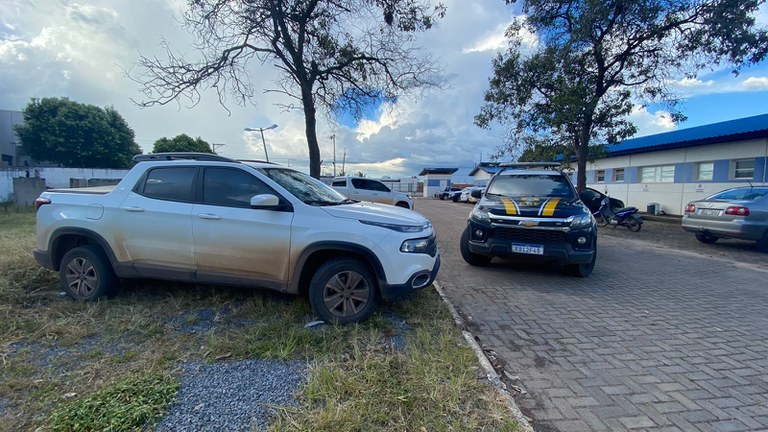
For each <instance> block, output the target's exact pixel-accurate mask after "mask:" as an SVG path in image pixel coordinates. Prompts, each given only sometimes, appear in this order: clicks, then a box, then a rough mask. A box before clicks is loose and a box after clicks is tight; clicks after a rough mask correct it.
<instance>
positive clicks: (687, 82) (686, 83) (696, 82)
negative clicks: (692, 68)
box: [678, 78, 715, 87]
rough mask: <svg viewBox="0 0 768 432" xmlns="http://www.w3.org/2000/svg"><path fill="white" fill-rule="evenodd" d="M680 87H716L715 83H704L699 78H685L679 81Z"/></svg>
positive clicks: (712, 81)
mask: <svg viewBox="0 0 768 432" xmlns="http://www.w3.org/2000/svg"><path fill="white" fill-rule="evenodd" d="M678 85H679V86H681V87H712V86H714V85H715V81H714V80H707V81H702V80H700V79H698V78H683V79H681V80H680V81H678Z"/></svg>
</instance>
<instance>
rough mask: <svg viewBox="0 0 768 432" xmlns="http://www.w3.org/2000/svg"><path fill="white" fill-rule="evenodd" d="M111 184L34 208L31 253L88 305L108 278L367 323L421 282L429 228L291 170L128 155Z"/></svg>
mask: <svg viewBox="0 0 768 432" xmlns="http://www.w3.org/2000/svg"><path fill="white" fill-rule="evenodd" d="M134 160H135V161H136V162H138V163H137V164H136V165H135V166H134V167H133V168H132V169H131V171H130V172H128V174H126V176H125V177H124V178H123V179H122V181H121V182H120V183H119V184H118V185H117V186H114V187H112V186H109V187H100V188H84V189H52V190H48V191H46V192H43V194H42V195H40V197H39V198H38V199H37V200H36V201H35V208H36V211H37V242H36V245H35V249H34V251H33V253H34V257H35V259H36V260H37V262H38V263H40V264H41V265H42V266H44V267H46V268H49V269H52V270H56V271H59V273H60V278H61V284H62V288H63V289H64V290H65V291H66V292H67V293H68V294H69V295H70V296H71V297H73V298H75V299H78V300H96V299H98V298H100V297H103V296H108V295H110V294H112V293H114V292H115V290H116V289H117V288H118V281H117V278H118V277H119V278H153V279H164V280H179V281H185V282H201V283H216V284H225V285H244V286H253V287H263V288H268V289H273V290H277V291H280V292H287V293H292V294H303V295H306V296H308V297H309V303H310V305H311V306H312V310H313V311H314V312H315V314H317V315H318V316H319V317H321V318H322V319H323V320H326V321H330V322H336V323H341V324H346V323H351V322H356V321H361V320H364V319H366V318H368V317H369V316H370V315H371V313H373V310H374V309H375V307H376V304H377V302H378V301H379V300H380V299H384V300H387V299H392V298H395V297H398V296H400V295H402V294H406V293H408V292H412V291H414V290H417V289H421V288H424V287H426V286H429V284H431V283H432V281H434V279H435V276H436V275H437V272H438V269H439V267H440V254H439V251H438V247H437V242H436V239H435V231H434V229H433V228H432V224H431V223H430V222H429V220H427V219H426V218H425V217H424V216H422V215H420V214H418V213H416V212H414V211H411V210H408V209H405V208H399V207H394V206H392V205H382V204H375V203H362V202H357V201H353V200H350V199H347V198H345V197H344V196H343V195H341V194H340V193H339V192H337V191H335V190H334V189H332V188H330V187H328V186H327V185H326V184H324V183H322V182H320V181H318V180H316V179H314V178H312V177H310V176H308V175H307V174H304V173H301V172H299V171H296V170H293V169H290V168H286V167H282V166H280V165H276V164H271V163H265V162H247V161H237V160H232V159H228V158H225V157H222V156H218V155H210V154H199V153H158V154H151V155H139V156H137V157H136V158H134Z"/></svg>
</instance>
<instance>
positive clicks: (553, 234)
mask: <svg viewBox="0 0 768 432" xmlns="http://www.w3.org/2000/svg"><path fill="white" fill-rule="evenodd" d="M490 237H497V238H503V239H505V240H511V241H519V242H532V243H550V242H552V243H556V242H564V241H567V236H566V234H565V233H564V232H563V231H556V230H537V229H520V228H494V229H493V232H492V233H491V235H490Z"/></svg>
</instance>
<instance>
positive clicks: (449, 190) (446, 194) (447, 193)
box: [435, 186, 461, 200]
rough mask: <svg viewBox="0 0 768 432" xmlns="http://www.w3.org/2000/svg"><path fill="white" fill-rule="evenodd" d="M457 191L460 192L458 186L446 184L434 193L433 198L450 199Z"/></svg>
mask: <svg viewBox="0 0 768 432" xmlns="http://www.w3.org/2000/svg"><path fill="white" fill-rule="evenodd" d="M457 192H458V193H461V188H460V187H455V186H448V187H446V188H445V189H443V190H441V191H440V192H437V193H435V198H437V199H441V200H446V199H451V197H453V194H454V193H457Z"/></svg>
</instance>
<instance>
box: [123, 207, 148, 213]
mask: <svg viewBox="0 0 768 432" xmlns="http://www.w3.org/2000/svg"><path fill="white" fill-rule="evenodd" d="M123 210H125V211H127V212H132V213H140V212H143V211H144V209H143V208H141V207H137V206H130V207H124V208H123Z"/></svg>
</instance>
